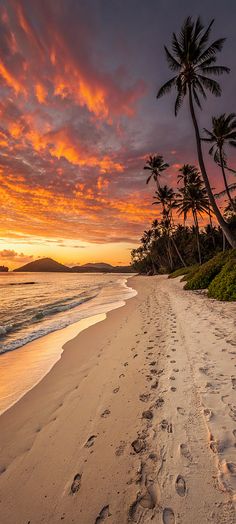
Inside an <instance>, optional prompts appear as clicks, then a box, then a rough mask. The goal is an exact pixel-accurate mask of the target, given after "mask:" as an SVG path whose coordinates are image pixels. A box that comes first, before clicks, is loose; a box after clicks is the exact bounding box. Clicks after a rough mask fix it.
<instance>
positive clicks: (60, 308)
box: [0, 294, 97, 354]
mask: <svg viewBox="0 0 236 524" xmlns="http://www.w3.org/2000/svg"><path fill="white" fill-rule="evenodd" d="M81 295H82V294H81ZM96 296H97V294H93V295H89V296H83V297H81V298H80V300H77V301H73V302H71V303H70V304H63V303H62V302H59V301H57V302H54V303H53V304H51V305H50V307H48V308H46V309H45V310H42V311H38V312H37V313H36V314H35V315H34V316H32V317H31V319H28V320H26V321H25V322H24V321H22V322H16V323H13V324H8V325H6V326H0V338H2V339H7V338H8V337H9V336H11V335H12V334H13V333H16V332H19V331H20V332H21V331H22V330H24V329H29V328H30V327H32V328H33V327H34V325H35V324H37V323H39V322H40V321H42V320H46V319H47V318H50V317H53V316H54V315H58V314H59V313H63V312H65V311H70V310H71V309H74V308H76V307H78V306H81V305H82V304H84V303H86V302H89V301H90V300H92V299H94V298H96ZM65 301H66V300H65ZM55 304H57V305H55ZM69 324H71V321H70V319H69V318H68V319H65V320H64V321H63V320H62V319H60V320H59V321H58V322H57V323H54V324H52V325H51V326H49V325H47V326H43V325H42V327H41V328H38V329H37V328H36V329H34V330H33V331H31V333H27V335H26V336H23V337H21V338H20V339H19V340H14V341H11V342H9V343H7V340H6V343H5V344H4V346H3V347H2V348H0V354H2V353H6V352H8V351H12V350H14V349H17V348H19V347H21V346H24V345H25V344H27V343H28V342H31V341H32V340H35V339H36V338H39V337H42V336H43V335H46V334H48V333H51V332H52V331H56V330H57V329H62V328H64V327H66V326H68V325H69Z"/></svg>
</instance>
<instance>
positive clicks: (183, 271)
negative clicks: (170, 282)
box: [168, 264, 199, 278]
mask: <svg viewBox="0 0 236 524" xmlns="http://www.w3.org/2000/svg"><path fill="white" fill-rule="evenodd" d="M198 267H199V266H198V264H196V265H195V266H187V267H180V268H179V269H176V270H175V271H173V273H170V274H169V276H168V278H177V277H182V276H183V275H188V274H189V273H192V272H193V269H194V268H195V271H196V268H198Z"/></svg>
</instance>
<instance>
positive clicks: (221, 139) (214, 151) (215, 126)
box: [202, 113, 236, 211]
mask: <svg viewBox="0 0 236 524" xmlns="http://www.w3.org/2000/svg"><path fill="white" fill-rule="evenodd" d="M204 131H205V133H206V134H207V135H208V136H207V138H202V140H203V141H204V142H209V143H210V144H211V147H210V149H209V154H210V155H212V156H213V158H214V161H215V162H216V164H217V165H220V167H221V171H222V175H223V179H224V185H225V191H226V194H227V196H228V199H229V201H230V202H231V205H232V206H233V208H234V201H233V199H232V196H231V194H230V193H231V192H230V187H231V186H230V185H229V184H228V180H227V176H226V172H225V169H227V155H226V151H225V145H227V144H229V145H230V146H233V147H236V114H235V113H230V114H229V115H227V116H226V114H225V113H223V114H222V115H220V116H219V117H215V116H213V117H212V129H211V131H209V130H208V129H205V128H204ZM233 187H234V185H233ZM235 211H236V207H235Z"/></svg>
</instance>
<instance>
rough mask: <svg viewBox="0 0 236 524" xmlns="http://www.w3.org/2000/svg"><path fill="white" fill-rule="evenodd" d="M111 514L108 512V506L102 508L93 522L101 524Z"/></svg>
mask: <svg viewBox="0 0 236 524" xmlns="http://www.w3.org/2000/svg"><path fill="white" fill-rule="evenodd" d="M110 516H111V514H110V512H109V506H104V507H103V508H102V509H101V511H100V513H99V515H98V516H97V518H96V520H95V524H101V522H103V521H104V520H105V519H106V518H107V517H110Z"/></svg>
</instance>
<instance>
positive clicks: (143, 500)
mask: <svg viewBox="0 0 236 524" xmlns="http://www.w3.org/2000/svg"><path fill="white" fill-rule="evenodd" d="M156 504H157V493H156V489H155V486H154V484H153V483H150V484H149V485H147V486H146V491H145V493H144V494H143V495H138V496H137V498H136V500H135V501H134V502H133V504H132V505H131V506H130V508H129V519H130V520H132V521H133V522H140V519H141V518H142V515H143V509H154V508H155V506H156Z"/></svg>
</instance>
